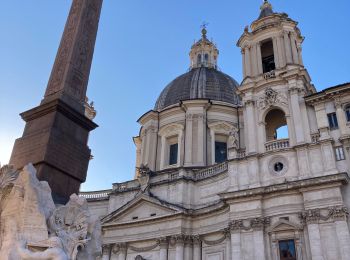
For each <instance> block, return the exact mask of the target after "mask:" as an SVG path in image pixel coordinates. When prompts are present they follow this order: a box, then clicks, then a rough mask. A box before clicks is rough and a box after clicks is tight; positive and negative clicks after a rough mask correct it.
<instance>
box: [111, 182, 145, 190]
mask: <svg viewBox="0 0 350 260" xmlns="http://www.w3.org/2000/svg"><path fill="white" fill-rule="evenodd" d="M139 186H140V183H139V182H138V180H131V181H126V182H122V183H113V192H123V191H127V190H135V189H137V188H138V187H139Z"/></svg>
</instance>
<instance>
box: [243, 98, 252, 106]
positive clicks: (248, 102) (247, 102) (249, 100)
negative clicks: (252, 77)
mask: <svg viewBox="0 0 350 260" xmlns="http://www.w3.org/2000/svg"><path fill="white" fill-rule="evenodd" d="M254 104H255V101H254V100H252V99H247V100H245V101H244V105H245V106H254Z"/></svg>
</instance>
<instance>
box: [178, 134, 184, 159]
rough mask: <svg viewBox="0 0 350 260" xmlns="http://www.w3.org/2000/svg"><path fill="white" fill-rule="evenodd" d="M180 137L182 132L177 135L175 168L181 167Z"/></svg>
mask: <svg viewBox="0 0 350 260" xmlns="http://www.w3.org/2000/svg"><path fill="white" fill-rule="evenodd" d="M182 135H183V131H180V132H179V134H178V135H177V145H178V147H177V166H181V165H182V162H181V155H182Z"/></svg>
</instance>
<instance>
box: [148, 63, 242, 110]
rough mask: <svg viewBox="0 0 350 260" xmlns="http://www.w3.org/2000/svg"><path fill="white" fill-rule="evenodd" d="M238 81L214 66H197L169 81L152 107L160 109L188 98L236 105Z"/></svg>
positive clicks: (237, 101)
mask: <svg viewBox="0 0 350 260" xmlns="http://www.w3.org/2000/svg"><path fill="white" fill-rule="evenodd" d="M237 87H238V83H237V82H236V81H235V80H234V79H233V78H231V77H230V76H228V75H226V74H225V73H222V72H220V71H218V70H216V69H215V68H210V67H205V66H203V67H197V68H193V69H191V70H190V71H189V72H187V73H185V74H182V75H181V76H179V77H177V78H176V79H174V80H173V81H172V82H170V83H169V84H168V85H167V86H166V87H165V89H164V90H163V91H162V92H161V94H160V96H159V98H158V100H157V102H156V104H155V107H154V109H155V110H162V109H164V108H166V107H168V106H171V105H174V104H177V103H178V102H180V101H183V100H189V99H211V100H216V101H223V102H227V103H231V104H233V105H237V104H238V103H239V97H238V95H237V94H236V89H237Z"/></svg>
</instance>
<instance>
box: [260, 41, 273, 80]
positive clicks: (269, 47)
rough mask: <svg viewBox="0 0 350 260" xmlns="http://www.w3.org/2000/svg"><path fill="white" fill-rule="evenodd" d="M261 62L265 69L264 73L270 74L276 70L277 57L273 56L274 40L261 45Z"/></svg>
mask: <svg viewBox="0 0 350 260" xmlns="http://www.w3.org/2000/svg"><path fill="white" fill-rule="evenodd" d="M260 48H261V62H262V67H263V73H266V72H269V71H271V70H274V69H275V68H276V66H275V57H274V54H273V44H272V40H271V39H270V40H268V41H266V42H263V43H262V44H261V47H260Z"/></svg>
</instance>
